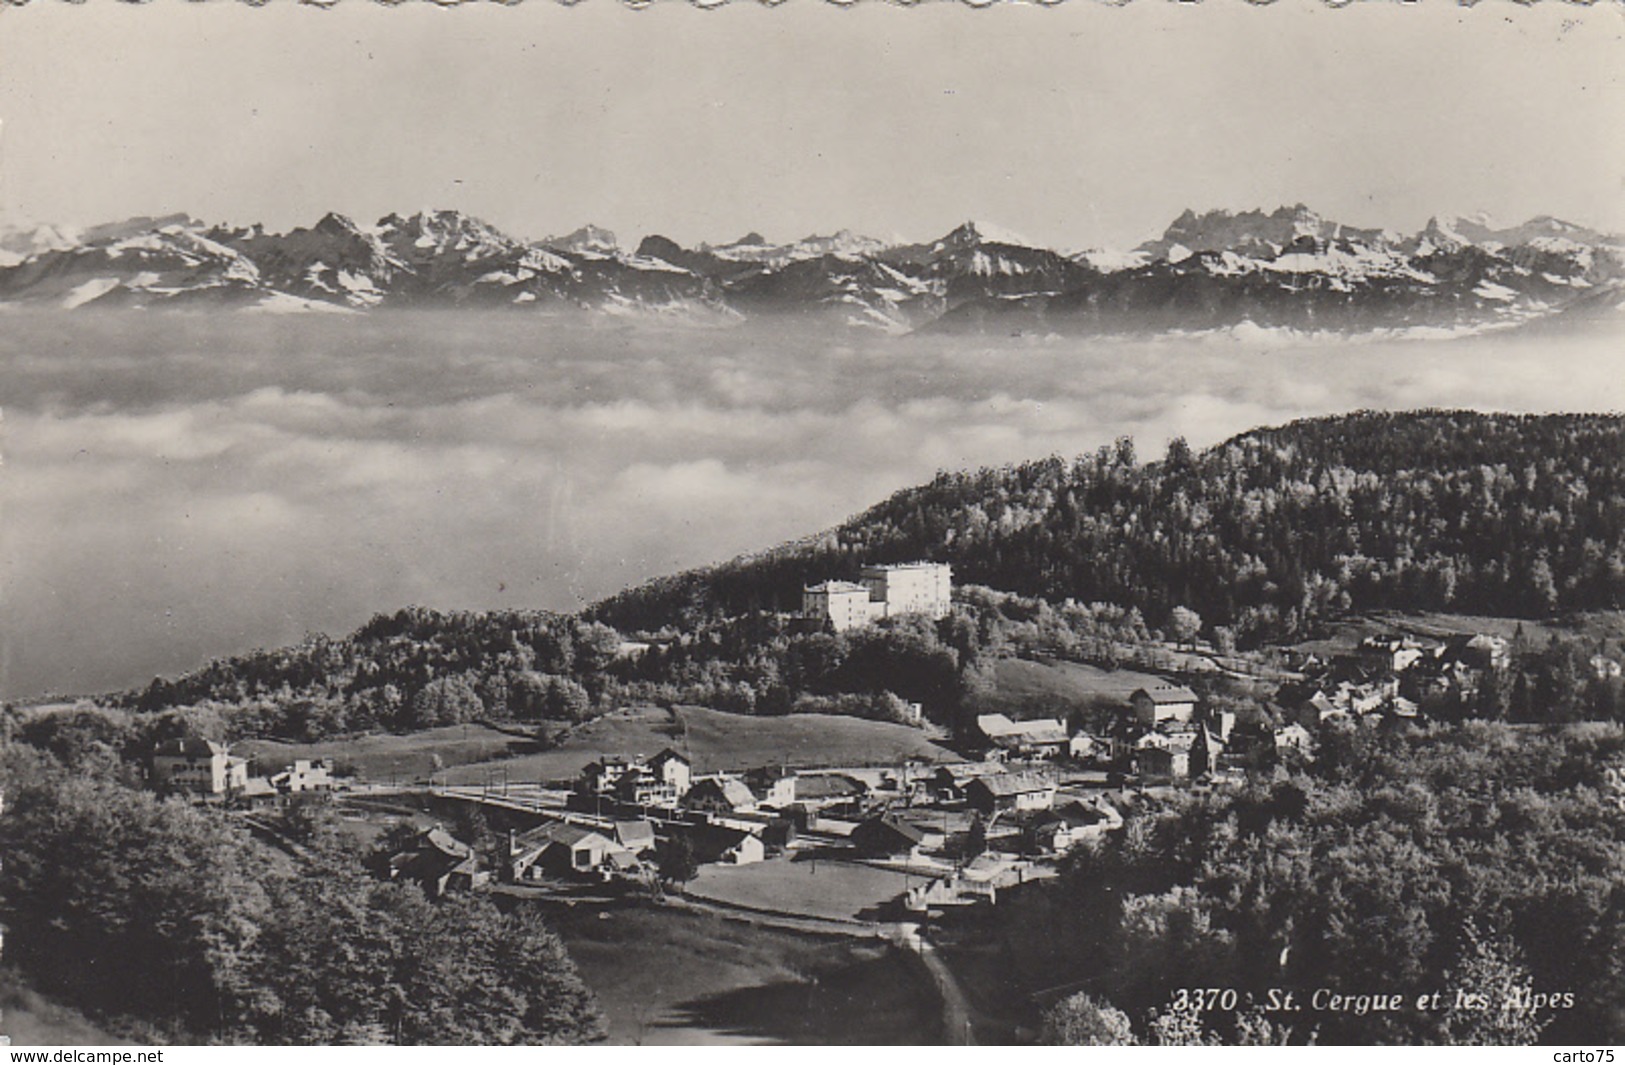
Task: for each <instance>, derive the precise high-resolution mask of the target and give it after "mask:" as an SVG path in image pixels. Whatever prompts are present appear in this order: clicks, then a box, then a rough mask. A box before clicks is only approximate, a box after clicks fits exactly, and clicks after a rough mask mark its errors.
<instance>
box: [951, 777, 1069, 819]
mask: <svg viewBox="0 0 1625 1065" xmlns="http://www.w3.org/2000/svg"><path fill="white" fill-rule="evenodd" d="M965 802H966V803H967V804H968V805H969V806H970V807H971V808H972V809H974V810H979V811H981V812H982V813H983V814H987V815H990V816H991V815H992V814H996V813H1005V812H1009V811H1012V810H1047V809H1049V808H1050V807H1051V806H1053V805H1054V804H1055V781H1054V780H1053V779H1051V777H1050V776H1049V775H1048V774H1046V773H1039V772H1035V771H1026V772H1018V773H992V774H989V775H987V776H981V777H977V778H975V779H974V780H972V781H970V783H968V784H966V785H965Z"/></svg>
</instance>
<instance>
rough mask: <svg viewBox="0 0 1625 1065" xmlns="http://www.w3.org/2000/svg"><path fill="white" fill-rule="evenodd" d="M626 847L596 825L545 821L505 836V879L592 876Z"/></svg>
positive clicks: (523, 879) (596, 874)
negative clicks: (524, 830)
mask: <svg viewBox="0 0 1625 1065" xmlns="http://www.w3.org/2000/svg"><path fill="white" fill-rule="evenodd" d="M626 850H627V848H626V847H623V846H621V845H620V844H618V843H616V842H615V841H614V840H612V839H610V838H609V837H608V836H606V835H604V834H603V833H602V832H599V831H597V830H596V829H592V828H588V827H586V826H585V825H576V824H571V823H569V822H567V821H548V822H546V823H544V824H541V825H538V826H537V827H535V828H533V829H530V830H529V831H527V832H521V833H510V834H509V836H508V863H507V868H506V869H505V870H504V873H505V875H506V876H507V879H509V880H510V881H513V882H515V883H518V882H522V881H526V880H540V879H543V878H546V877H575V878H582V877H596V876H598V875H599V873H600V869H601V868H602V867H603V866H604V865H605V863H606V862H608V861H609V858H610V855H611V854H613V853H616V852H619V851H626Z"/></svg>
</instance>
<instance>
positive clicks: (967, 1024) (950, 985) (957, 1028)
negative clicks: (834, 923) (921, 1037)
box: [893, 924, 976, 1046]
mask: <svg viewBox="0 0 1625 1065" xmlns="http://www.w3.org/2000/svg"><path fill="white" fill-rule="evenodd" d="M893 927H894V928H895V929H896V936H895V939H896V942H897V943H898V945H899V946H902V947H905V948H907V949H908V950H911V951H913V952H914V953H915V954H916V955H917V956H918V957H919V959H920V963H921V964H922V965H924V966H925V971H926V972H927V973H929V974H931V982H932V983H934V984H935V985H936V987H937V995H938V996H939V997H940V998H941V999H942V1041H943V1042H944V1043H945V1044H947V1045H949V1046H974V1045H975V1044H976V1030H975V1025H974V1023H973V1021H974V1012H973V1011H972V1009H971V1004H970V999H968V998H966V997H965V989H964V988H962V987H960V986H959V978H958V977H957V976H955V975H954V971H953V970H952V969H951V968H949V967H948V963H947V962H945V961H943V960H942V955H941V954H938V953H937V948H936V947H935V946H933V945H932V943H931V941H930V940H929V939H926V938H925V937H924V936H922V935H920V926H919V925H915V924H898V925H894V926H893Z"/></svg>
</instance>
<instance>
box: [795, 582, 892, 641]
mask: <svg viewBox="0 0 1625 1065" xmlns="http://www.w3.org/2000/svg"><path fill="white" fill-rule="evenodd" d="M801 612H802V613H803V614H804V615H806V616H807V617H810V618H824V619H828V621H829V623H830V624H831V625H832V626H834V628H835V631H836V632H845V631H846V630H847V629H856V628H860V627H862V626H864V625H867V624H869V622H871V621H874V620H875V619H876V618H881V617H885V604H884V603H876V602H874V601H873V600H872V599H871V598H870V597H869V589H868V588H867V587H865V586H864V585H861V584H853V583H852V582H851V581H825V582H823V583H822V584H815V585H813V586H812V587H811V588H806V589H803V590H802V593H801Z"/></svg>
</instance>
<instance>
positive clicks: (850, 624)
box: [801, 562, 953, 632]
mask: <svg viewBox="0 0 1625 1065" xmlns="http://www.w3.org/2000/svg"><path fill="white" fill-rule="evenodd" d="M952 600H953V569H952V567H950V566H949V565H948V564H947V563H946V562H902V563H896V564H892V565H882V566H865V567H863V569H862V571H861V572H860V573H859V575H858V579H857V580H856V581H836V580H829V581H823V582H821V583H819V584H814V585H809V586H808V587H806V588H804V589H802V592H801V616H802V617H804V618H807V619H808V620H810V621H814V622H817V623H820V624H827V625H829V626H830V627H831V628H833V629H834V630H835V631H836V632H846V631H848V630H850V629H856V628H862V627H863V626H865V625H868V624H870V623H871V622H875V621H879V620H880V619H881V618H891V617H899V616H901V615H905V614H921V615H924V616H925V617H929V618H933V619H939V618H945V617H947V616H948V612H949V611H950V610H951V609H952V607H953V602H952Z"/></svg>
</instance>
